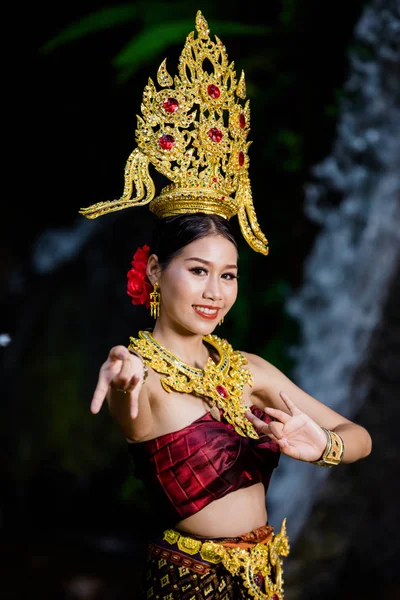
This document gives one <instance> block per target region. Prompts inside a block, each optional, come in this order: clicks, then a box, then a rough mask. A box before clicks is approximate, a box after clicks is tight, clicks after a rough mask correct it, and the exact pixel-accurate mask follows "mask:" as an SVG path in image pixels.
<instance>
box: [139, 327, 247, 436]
mask: <svg viewBox="0 0 400 600" xmlns="http://www.w3.org/2000/svg"><path fill="white" fill-rule="evenodd" d="M138 336H139V337H138V338H134V337H131V338H130V345H129V348H130V349H132V350H135V351H136V352H139V354H140V355H141V356H142V357H143V360H144V361H145V363H146V364H147V365H148V366H149V367H151V368H152V369H154V371H157V373H161V374H163V375H166V377H162V378H161V385H162V387H163V388H164V390H165V391H167V392H170V391H171V390H175V391H177V392H183V393H186V394H197V395H199V396H206V397H207V398H210V399H211V402H212V404H213V405H214V406H218V407H219V408H221V409H222V411H223V413H224V417H225V419H226V420H227V421H228V423H230V424H231V425H233V427H234V428H235V431H236V432H237V433H239V434H240V435H242V436H244V437H246V436H247V437H251V438H254V439H258V437H259V436H258V433H257V432H256V430H255V429H254V427H253V425H252V423H251V422H250V421H249V420H248V419H247V417H246V416H245V414H244V413H245V411H246V410H248V408H249V407H248V406H247V405H246V404H245V402H244V401H243V388H244V386H245V385H246V384H249V385H250V386H251V385H253V377H252V375H251V373H250V371H249V369H244V368H243V366H244V365H245V364H247V359H246V358H245V357H244V356H243V354H241V352H238V351H235V350H233V348H232V346H231V345H230V344H229V342H228V341H227V340H223V339H221V338H219V337H217V336H216V335H212V334H211V335H206V336H203V340H204V342H206V343H208V344H210V345H211V346H212V347H213V348H215V350H216V351H217V352H218V355H219V362H218V364H216V363H215V362H214V361H213V360H212V358H209V359H208V361H207V363H206V365H205V367H204V369H197V368H195V367H191V366H190V365H188V364H186V363H184V362H183V361H181V360H180V358H178V357H177V356H175V355H174V354H172V352H170V351H169V350H167V349H166V348H164V346H161V344H159V343H158V342H157V341H156V340H155V339H154V338H153V336H152V335H151V333H149V332H148V331H139V333H138Z"/></svg>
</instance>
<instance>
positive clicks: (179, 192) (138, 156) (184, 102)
mask: <svg viewBox="0 0 400 600" xmlns="http://www.w3.org/2000/svg"><path fill="white" fill-rule="evenodd" d="M196 30H197V37H195V32H194V31H192V32H191V33H189V35H188V36H187V38H186V43H185V45H184V48H183V50H182V53H181V55H180V58H179V63H178V75H175V77H174V78H172V77H171V75H170V74H169V73H168V71H167V67H166V59H164V60H163V62H162V63H161V65H160V67H159V69H158V73H157V83H158V85H159V86H160V88H161V89H160V90H158V89H157V87H156V85H155V83H154V82H153V80H152V79H150V78H149V80H148V84H147V85H146V87H145V89H144V92H143V99H142V104H141V116H139V115H137V128H136V131H135V141H136V144H137V147H136V148H135V149H134V150H133V152H132V153H131V155H130V156H129V158H128V160H127V162H126V166H125V186H124V190H123V194H122V196H121V197H120V198H118V199H116V200H110V201H106V202H98V203H97V204H93V205H91V206H88V207H86V208H81V209H80V211H79V212H80V213H81V214H82V215H84V216H85V217H87V218H88V219H95V218H97V217H99V216H101V215H105V214H107V213H110V212H113V211H118V210H122V209H124V208H129V207H135V206H144V205H146V204H149V208H150V210H151V211H152V212H153V213H154V214H156V215H157V216H158V217H160V218H163V217H169V216H173V215H180V214H188V213H199V212H202V213H207V214H217V215H220V216H222V217H224V218H225V219H228V220H229V219H230V218H231V217H232V216H233V215H237V216H238V220H239V225H240V229H241V231H242V234H243V237H244V238H245V240H246V241H247V243H248V244H249V245H250V247H251V248H253V250H255V251H256V252H261V253H262V254H268V240H267V239H266V237H265V236H264V234H263V232H262V231H261V229H260V226H259V224H258V221H257V217H256V213H255V210H254V206H253V199H252V193H251V185H250V179H249V155H248V149H249V146H250V144H251V142H250V141H249V140H248V139H247V138H248V134H249V131H250V104H249V100H247V101H246V103H245V104H244V105H242V102H243V101H244V100H245V98H246V84H245V77H244V72H243V71H242V72H241V75H240V77H239V79H238V78H237V76H236V71H235V65H234V63H233V62H231V63H229V62H228V55H227V51H226V48H225V46H224V45H223V44H222V42H221V40H220V39H219V38H218V37H217V36H215V41H213V40H211V38H210V35H209V33H210V32H209V28H208V24H207V21H206V20H205V18H204V17H203V15H202V13H201V11H200V10H199V11H197V15H196ZM150 166H153V167H154V168H155V169H156V170H157V171H158V172H159V173H161V174H162V175H164V176H165V177H166V178H167V179H168V180H169V184H168V185H167V186H166V187H164V188H163V189H162V190H161V191H160V193H159V194H158V196H156V197H155V195H156V190H155V185H154V182H153V179H152V176H151V174H150V170H149V169H150Z"/></svg>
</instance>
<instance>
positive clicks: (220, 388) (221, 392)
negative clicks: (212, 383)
mask: <svg viewBox="0 0 400 600" xmlns="http://www.w3.org/2000/svg"><path fill="white" fill-rule="evenodd" d="M215 391H216V392H217V394H219V395H220V396H221V398H224V399H225V400H226V399H227V398H229V393H228V390H227V389H226V388H224V386H223V385H217V387H216V388H215Z"/></svg>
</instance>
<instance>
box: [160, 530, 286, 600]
mask: <svg viewBox="0 0 400 600" xmlns="http://www.w3.org/2000/svg"><path fill="white" fill-rule="evenodd" d="M289 550H290V547H289V540H288V537H287V534H286V519H285V520H284V521H283V523H282V527H281V530H280V532H279V533H277V534H275V532H274V528H273V527H272V526H271V525H263V526H261V527H259V528H257V529H254V530H252V531H250V532H248V533H245V534H242V535H239V536H235V537H218V538H203V537H201V536H197V535H193V534H191V535H188V534H186V532H182V531H179V530H178V529H176V528H175V529H167V530H165V531H164V532H163V534H162V535H161V536H160V537H159V538H158V539H156V540H153V542H151V543H150V554H151V555H153V556H154V557H157V558H165V559H166V560H169V559H170V560H173V562H175V563H179V562H180V561H181V560H182V561H183V562H182V564H183V565H185V566H186V567H188V568H191V569H192V570H194V571H197V572H199V573H205V572H207V571H208V570H211V569H215V568H217V567H219V565H221V566H223V567H224V568H225V569H226V570H227V571H229V573H230V574H231V575H232V576H233V577H236V578H239V579H240V580H242V585H244V586H245V587H246V588H247V589H249V590H250V593H251V595H252V596H254V597H255V598H263V599H265V600H281V599H282V598H283V560H282V558H283V557H284V556H288V554H289Z"/></svg>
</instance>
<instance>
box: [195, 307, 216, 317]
mask: <svg viewBox="0 0 400 600" xmlns="http://www.w3.org/2000/svg"><path fill="white" fill-rule="evenodd" d="M193 310H194V311H195V312H196V313H197V314H198V315H200V316H202V317H205V318H206V319H214V318H215V317H216V316H217V314H218V311H219V308H206V307H205V306H193Z"/></svg>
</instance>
